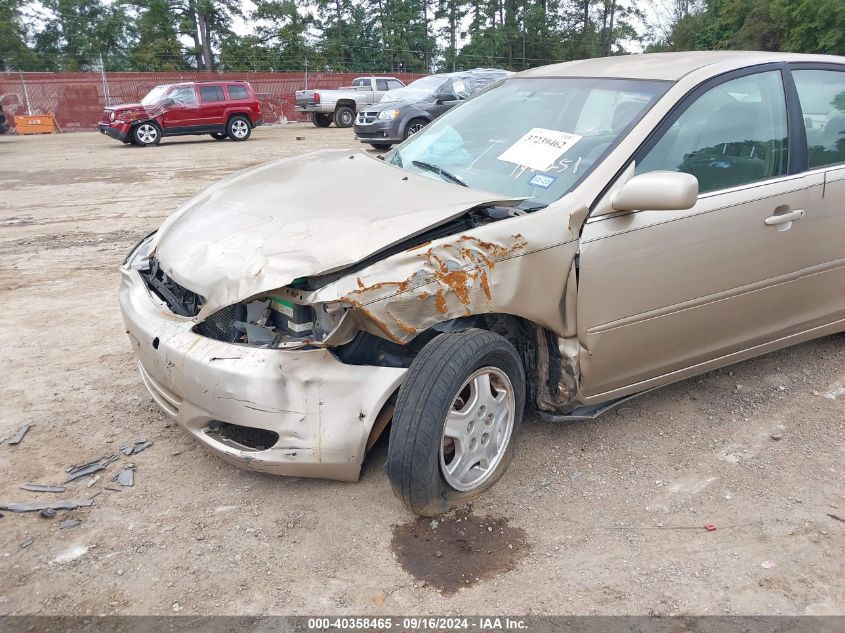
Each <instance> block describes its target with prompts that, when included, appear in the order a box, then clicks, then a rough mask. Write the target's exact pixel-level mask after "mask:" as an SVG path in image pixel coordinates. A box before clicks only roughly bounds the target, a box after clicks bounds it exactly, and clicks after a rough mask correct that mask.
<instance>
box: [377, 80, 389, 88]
mask: <svg viewBox="0 0 845 633" xmlns="http://www.w3.org/2000/svg"><path fill="white" fill-rule="evenodd" d="M376 90H387V79H376Z"/></svg>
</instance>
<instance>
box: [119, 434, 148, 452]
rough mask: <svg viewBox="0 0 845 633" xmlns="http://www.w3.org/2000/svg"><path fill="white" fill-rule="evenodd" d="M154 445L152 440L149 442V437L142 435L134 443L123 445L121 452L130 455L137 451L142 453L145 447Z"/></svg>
mask: <svg viewBox="0 0 845 633" xmlns="http://www.w3.org/2000/svg"><path fill="white" fill-rule="evenodd" d="M152 445H153V443H152V442H149V441H147V438H145V437H142V438H139V439H137V440H135V443H134V444H127V445H126V446H124V447H122V448H121V449H120V452H121V453H123V454H124V455H126V456H127V457H128V456H129V455H135V454H136V453H140V452H141V451H142V450H144V449H145V448H149V447H150V446H152Z"/></svg>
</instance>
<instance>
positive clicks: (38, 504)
mask: <svg viewBox="0 0 845 633" xmlns="http://www.w3.org/2000/svg"><path fill="white" fill-rule="evenodd" d="M91 505H94V498H93V497H91V498H89V499H60V500H59V501H33V502H29V503H27V502H22V503H15V502H5V501H0V510H8V511H9V512H40V511H41V510H45V509H47V508H50V509H53V510H75V509H76V508H83V507H87V506H91Z"/></svg>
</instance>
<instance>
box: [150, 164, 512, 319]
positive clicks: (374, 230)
mask: <svg viewBox="0 0 845 633" xmlns="http://www.w3.org/2000/svg"><path fill="white" fill-rule="evenodd" d="M517 202H519V200H513V199H510V200H509V199H507V198H502V197H499V196H496V195H495V194H490V193H485V192H483V191H477V190H474V189H469V188H465V187H460V186H458V185H453V184H449V183H445V182H440V181H438V180H434V179H432V178H428V177H426V176H421V175H416V174H414V173H411V172H409V171H405V170H402V169H399V168H397V167H394V166H391V165H388V164H386V163H384V162H383V161H381V160H378V159H376V158H373V157H371V156H369V155H367V154H365V153H364V152H362V151H350V150H326V151H320V152H315V153H312V154H308V155H305V156H296V157H291V158H285V159H282V160H277V161H273V162H271V163H267V164H265V165H261V166H259V167H255V168H252V169H249V170H246V171H242V172H239V173H237V174H234V175H232V176H230V177H228V178H226V179H224V180H222V181H220V182H218V183H217V184H215V185H212V186H211V187H209V188H208V189H206V190H205V191H203V192H202V193H200V194H198V195H197V196H195V197H194V198H192V199H191V200H189V201H188V202H187V203H185V204H184V205H183V206H182V207H180V208H179V209H178V210H177V211H176V212H175V213H173V214H172V215H171V216H170V217H169V218H167V220H165V221H164V223H163V224H162V226H161V228H160V229H159V231H158V233H157V234H156V236H155V238H154V241H153V243H152V245H151V249H152V250H151V252H152V253H153V256H154V257H155V258H157V259H158V261H159V263H160V265H161V268H162V270H164V272H165V273H166V274H167V275H169V276H170V277H171V278H173V279H174V280H175V281H176V282H177V283H179V284H180V285H182V286H184V287H185V288H188V289H189V290H192V291H193V292H196V293H198V294H200V295H202V296H203V297H205V304H204V305H203V308H202V310H201V311H200V313H199V314H198V315H197V319H203V318H205V317H206V316H208V315H209V314H212V313H213V312H215V311H217V310H219V309H220V308H222V307H225V306H227V305H230V304H233V303H237V302H238V301H242V300H244V299H247V298H249V297H251V296H253V295H256V294H259V293H261V292H266V291H269V290H273V289H275V288H280V287H282V286H286V285H288V284H290V283H291V282H292V281H293V280H294V279H297V278H299V277H307V276H310V275H316V274H321V273H328V272H332V271H334V270H337V269H340V268H343V267H346V266H349V265H351V264H354V263H356V262H358V261H360V260H362V259H364V258H365V257H367V256H369V255H372V254H373V253H376V252H378V251H381V250H383V249H385V248H388V247H389V246H392V245H393V244H395V243H397V242H399V241H402V240H404V239H406V238H408V237H411V236H414V235H416V234H418V233H421V232H422V231H425V230H426V229H428V228H431V227H434V226H437V225H439V224H442V223H444V222H448V221H449V220H451V219H453V218H455V217H458V216H460V215H462V214H463V213H465V212H466V211H467V210H469V209H471V208H473V207H476V206H479V205H486V204H515V203H517Z"/></svg>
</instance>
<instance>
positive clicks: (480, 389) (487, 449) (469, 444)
mask: <svg viewBox="0 0 845 633" xmlns="http://www.w3.org/2000/svg"><path fill="white" fill-rule="evenodd" d="M515 417H516V406H515V398H514V390H513V385H512V384H511V381H510V379H509V378H508V376H507V374H505V373H504V372H503V371H502V370H500V369H498V368H496V367H482V368H481V369H479V370H477V371H475V372H473V374H472V375H471V376H470V377H469V378H468V379H467V380H466V382H464V384H463V386H462V387H461V389H460V390H459V391H458V393H457V394H456V396H455V398H454V400H453V402H452V406H451V407H450V409H449V413H448V414H447V416H446V422H445V424H444V425H443V434H442V436H441V440H440V471H441V473H442V474H443V478H444V479H445V480H446V483H448V484H449V485H450V486H451V487H452V488H454V489H455V490H459V491H461V492H466V491H469V490H473V489H474V488H477V487H479V486H480V485H482V484H483V483H484V482H485V481H486V480H487V479H488V478H489V477H490V476H491V475H492V474H493V472H494V471H495V470H496V467H497V466H498V465H499V462H501V461H502V458H503V457H504V455H505V453H506V452H507V449H508V444H509V443H510V439H511V434H512V432H513V425H514V419H515Z"/></svg>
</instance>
